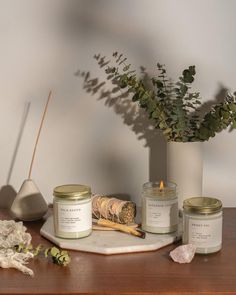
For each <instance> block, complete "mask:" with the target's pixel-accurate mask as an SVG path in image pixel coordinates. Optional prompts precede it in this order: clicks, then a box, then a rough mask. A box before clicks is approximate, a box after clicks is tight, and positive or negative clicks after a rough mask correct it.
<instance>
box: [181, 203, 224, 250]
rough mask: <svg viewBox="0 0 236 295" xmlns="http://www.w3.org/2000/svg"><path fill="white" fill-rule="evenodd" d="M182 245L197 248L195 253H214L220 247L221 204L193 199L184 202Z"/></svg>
mask: <svg viewBox="0 0 236 295" xmlns="http://www.w3.org/2000/svg"><path fill="white" fill-rule="evenodd" d="M183 243H184V244H193V245H195V246H196V247H197V249H196V253H201V254H208V253H214V252H217V251H219V250H220V249H221V247H222V203H221V201H220V200H218V199H214V198H206V197H195V198H190V199H187V200H185V201H184V205H183Z"/></svg>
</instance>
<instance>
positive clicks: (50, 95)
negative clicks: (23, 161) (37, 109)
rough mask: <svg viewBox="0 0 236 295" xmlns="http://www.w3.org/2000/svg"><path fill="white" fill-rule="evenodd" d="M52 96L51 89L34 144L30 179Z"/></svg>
mask: <svg viewBox="0 0 236 295" xmlns="http://www.w3.org/2000/svg"><path fill="white" fill-rule="evenodd" d="M51 97H52V91H51V90H50V92H49V94H48V99H47V102H46V105H45V108H44V112H43V116H42V119H41V123H40V126H39V130H38V134H37V137H36V141H35V145H34V151H33V155H32V159H31V163H30V169H29V174H28V179H30V178H31V173H32V168H33V164H34V158H35V153H36V149H37V145H38V141H39V136H40V133H41V130H42V127H43V122H44V118H45V115H46V112H47V108H48V104H49V101H50V99H51Z"/></svg>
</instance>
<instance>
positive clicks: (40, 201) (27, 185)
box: [10, 179, 48, 221]
mask: <svg viewBox="0 0 236 295" xmlns="http://www.w3.org/2000/svg"><path fill="white" fill-rule="evenodd" d="M47 210H48V205H47V203H46V201H45V200H44V198H43V196H42V194H41V193H40V191H39V189H38V188H37V186H36V184H35V183H34V181H33V180H32V179H26V180H25V181H24V182H23V184H22V186H21V188H20V190H19V192H18V194H17V195H16V197H15V200H14V201H13V203H12V206H11V209H10V211H11V214H12V215H13V216H14V217H15V218H17V219H20V220H23V221H32V220H37V219H40V218H42V217H43V216H44V215H45V213H46V212H47Z"/></svg>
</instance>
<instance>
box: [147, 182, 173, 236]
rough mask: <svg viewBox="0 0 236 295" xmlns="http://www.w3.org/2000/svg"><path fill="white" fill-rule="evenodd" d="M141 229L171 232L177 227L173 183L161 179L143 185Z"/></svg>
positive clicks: (151, 231) (153, 231) (152, 231)
mask: <svg viewBox="0 0 236 295" xmlns="http://www.w3.org/2000/svg"><path fill="white" fill-rule="evenodd" d="M142 229H143V230H145V231H147V232H150V233H171V232H174V231H176V230H177V229H178V198H177V194H176V184H175V183H172V182H163V181H161V182H147V183H145V184H144V185H143V192H142Z"/></svg>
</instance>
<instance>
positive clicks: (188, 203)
mask: <svg viewBox="0 0 236 295" xmlns="http://www.w3.org/2000/svg"><path fill="white" fill-rule="evenodd" d="M183 208H184V211H186V212H193V213H199V214H212V213H217V212H219V211H220V210H221V208H222V202H221V201H220V200H218V199H215V198H209V197H194V198H189V199H187V200H184V204H183Z"/></svg>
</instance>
